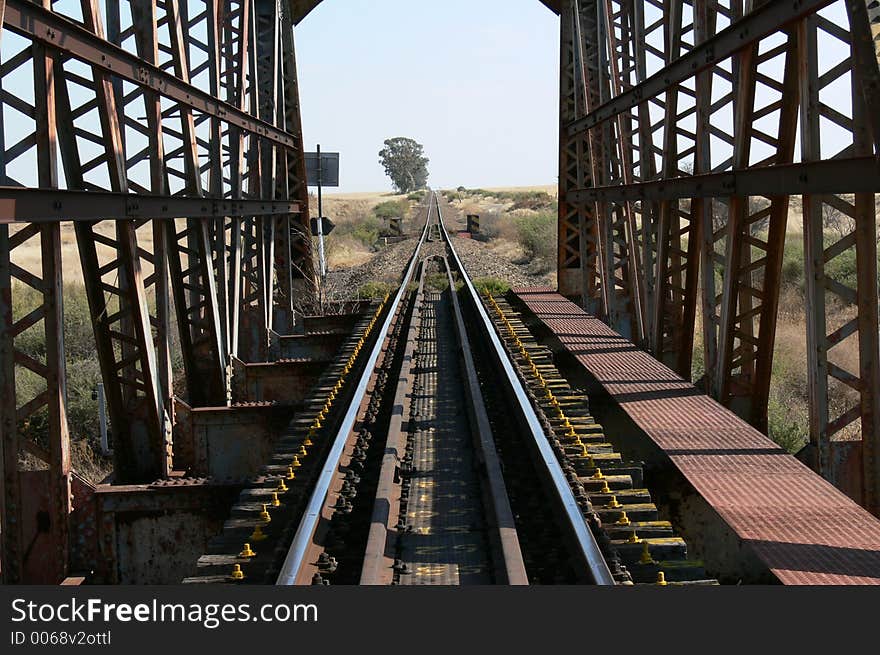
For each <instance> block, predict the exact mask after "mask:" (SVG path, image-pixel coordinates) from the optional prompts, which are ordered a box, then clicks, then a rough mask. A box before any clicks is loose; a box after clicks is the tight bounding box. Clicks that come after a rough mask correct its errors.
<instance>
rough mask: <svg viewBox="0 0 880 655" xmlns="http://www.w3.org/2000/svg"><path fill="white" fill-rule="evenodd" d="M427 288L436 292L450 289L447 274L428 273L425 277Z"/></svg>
mask: <svg viewBox="0 0 880 655" xmlns="http://www.w3.org/2000/svg"><path fill="white" fill-rule="evenodd" d="M425 287H427V288H428V289H432V290H435V291H445V290H446V289H448V288H449V278H448V277H446V273H428V275H426V276H425Z"/></svg>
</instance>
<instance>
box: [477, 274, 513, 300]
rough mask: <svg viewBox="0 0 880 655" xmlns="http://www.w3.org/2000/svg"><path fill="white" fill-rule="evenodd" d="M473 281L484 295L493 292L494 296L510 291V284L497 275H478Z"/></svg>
mask: <svg viewBox="0 0 880 655" xmlns="http://www.w3.org/2000/svg"><path fill="white" fill-rule="evenodd" d="M473 283H474V287H475V288H476V290H477V291H478V292H479V293H480V294H482V295H486V294H489V293H491V294H492V295H493V296H500V295H502V294H505V293H507V292H508V291H510V285H509V284H508V283H507V282H505V281H504V280H502V279H500V278H497V277H478V278H477V279H475V280H474V281H473Z"/></svg>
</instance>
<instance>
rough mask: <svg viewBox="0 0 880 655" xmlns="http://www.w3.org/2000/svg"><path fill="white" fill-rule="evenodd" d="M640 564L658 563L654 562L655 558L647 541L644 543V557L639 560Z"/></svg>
mask: <svg viewBox="0 0 880 655" xmlns="http://www.w3.org/2000/svg"><path fill="white" fill-rule="evenodd" d="M639 563H640V564H645V565H649V564H656V563H657V562H655V561H654V558H653V557H651V548H650V547H649V546H648V542H647V541H643V542H642V556H641V557H640V558H639Z"/></svg>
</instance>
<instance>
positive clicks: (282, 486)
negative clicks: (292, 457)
mask: <svg viewBox="0 0 880 655" xmlns="http://www.w3.org/2000/svg"><path fill="white" fill-rule="evenodd" d="M275 490H276V491H277V492H278V493H280V494H283V493H285V492H287V491H288V490H289V489H288V487H287V485H286V484H285V483H284V478H279V479H278V486H277V487H276V488H275Z"/></svg>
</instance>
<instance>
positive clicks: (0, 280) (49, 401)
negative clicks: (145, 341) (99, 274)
mask: <svg viewBox="0 0 880 655" xmlns="http://www.w3.org/2000/svg"><path fill="white" fill-rule="evenodd" d="M4 8H5V7H4V5H3V3H0V18H2V16H3V14H4ZM13 62H14V64H15V65H14V66H10V65H9V64H8V63H7V65H6V66H4V67H3V69H0V80H2V78H3V77H5V76H6V75H7V74H9V73H10V72H11V71H12V70H13V69H14V68H16V67H18V66H22V65H26V64H27V63H28V62H30V63H31V65H32V71H33V81H34V95H33V99H34V100H33V105H32V106H30V107H28V109H29V110H30V112H29V115H30V116H31V117H32V118H33V124H32V128H33V131H32V132H31V133H30V134H28V135H27V136H26V137H25V141H26V142H28V143H32V144H33V146H34V147H35V149H36V169H37V170H36V181H37V183H38V184H39V185H40V186H41V187H44V188H50V189H51V188H57V187H58V166H57V161H56V152H57V139H58V132H57V128H56V120H55V118H56V117H55V90H54V87H53V83H52V81H53V78H54V75H55V71H56V68H57V64H56V61H55V59H54V57H53V54H52V53H51V52H50V51H48V50H47V49H46V47H45V46H43V45H42V44H32V45H30V46H29V47H26V48H24V49H23V50H22V51H21V52H20V53H19V54H18V56H17V57H14V58H13ZM19 107H21V105H19ZM3 123H4V121H3V119H2V117H0V135H2V134H3V132H4V125H3ZM19 143H21V142H19ZM12 150H13V152H12V153H10V151H9V150H8V149H7V148H6V144H5V139H4V138H3V136H0V178H2V180H0V181H2V182H3V183H8V180H9V179H10V178H9V169H8V167H9V164H10V163H12V162H13V160H14V159H16V158H17V157H18V156H20V154H21V150H16V148H15V147H14V146H13V148H12ZM10 155H12V156H10ZM31 239H37V240H38V241H39V252H40V257H39V260H40V265H39V268H38V269H37V270H34V268H28V267H25V266H21V265H19V264H18V263H16V261H15V258H14V257H13V256H12V253H13V251H14V250H15V249H17V248H21V249H24V247H25V244H26V243H27V242H28V241H29V240H31ZM14 285H15V286H16V287H17V288H16V295H18V294H21V298H22V300H24V301H25V302H24V303H21V304H19V305H18V306H16V304H14V303H13V292H12V289H13V286H14ZM22 287H26V288H28V289H30V290H31V291H32V292H33V293H32V294H24V293H22V291H23V289H22ZM62 291H63V287H62V278H61V228H60V225H58V224H48V225H28V226H26V227H25V228H23V229H21V230H19V231H17V232H15V233H14V234H12V233H11V231H10V227H9V226H8V225H0V393H2V398H0V460H2V466H3V469H2V472H3V487H2V494H0V495H2V501H0V510H2V520H0V535H2V538H3V543H2V551H0V553H2V558H3V559H2V567H0V577H2V580H3V582H4V583H7V584H8V583H14V582H22V581H25V580H29V581H34V582H50V583H51V582H55V581H57V580H60V579H62V578H63V577H64V576H65V575H66V574H67V562H68V549H69V545H68V544H69V532H70V525H69V516H70V512H71V511H72V505H71V492H70V439H69V435H68V432H67V416H66V407H65V401H66V397H67V389H66V382H65V375H64V349H63V344H64V333H63V308H62V295H63V294H62ZM25 303H26V304H25ZM31 330H34V331H37V332H38V333H42V337H43V338H44V340H45V349H44V352H43V353H42V354H38V353H36V352H33V351H30V352H29V350H28V349H27V347H26V345H25V346H24V347H21V345H22V344H21V341H22V340H23V339H24V338H25V337H26V334H27V333H28V332H29V331H31ZM31 334H33V332H31ZM17 338H18V340H19V343H16V339H17ZM24 377H29V378H30V379H31V380H32V381H35V380H36V381H37V382H36V385H35V386H36V395H34V396H32V397H28V396H27V395H25V393H26V392H25V390H24V389H22V388H20V386H19V385H18V384H17V381H18V380H20V379H22V378H24ZM22 386H24V385H22ZM30 393H34V389H33V388H31V391H30ZM21 458H24V459H25V460H29V461H27V463H26V468H28V469H30V471H28V472H27V473H24V472H23V471H22V461H21ZM40 516H45V517H47V518H46V520H45V521H44V520H41V519H40Z"/></svg>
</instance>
